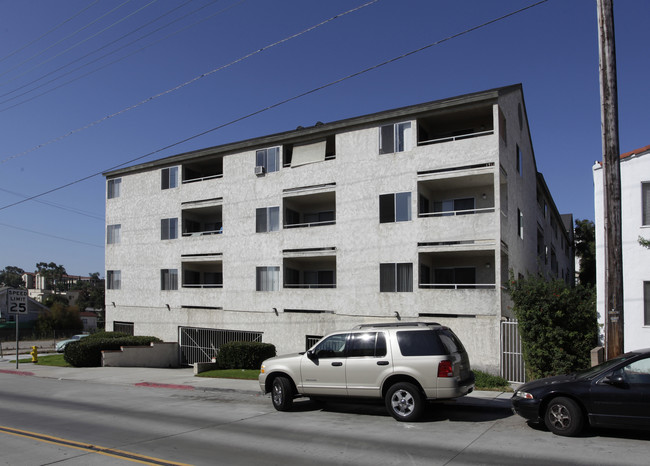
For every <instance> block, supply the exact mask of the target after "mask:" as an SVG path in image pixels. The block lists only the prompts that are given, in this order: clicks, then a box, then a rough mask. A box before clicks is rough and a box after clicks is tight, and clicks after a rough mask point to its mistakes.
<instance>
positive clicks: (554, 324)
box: [509, 275, 598, 379]
mask: <svg viewBox="0 0 650 466" xmlns="http://www.w3.org/2000/svg"><path fill="white" fill-rule="evenodd" d="M509 292H510V296H511V297H512V301H513V303H514V307H513V312H514V314H515V317H516V318H517V320H518V322H519V331H520V334H521V340H522V347H523V354H524V361H525V363H526V373H527V377H528V378H530V379H538V378H541V377H547V376H550V375H558V374H562V373H570V372H574V371H576V370H579V369H586V368H588V367H589V365H590V352H591V349H592V348H594V347H595V346H596V345H597V343H598V320H597V314H596V291H595V288H594V287H592V286H583V285H580V284H579V285H577V286H575V287H569V286H567V285H566V283H564V281H562V280H553V281H546V280H545V279H544V278H543V277H541V276H534V275H530V276H528V277H526V278H521V279H519V280H514V276H512V275H511V277H510V283H509Z"/></svg>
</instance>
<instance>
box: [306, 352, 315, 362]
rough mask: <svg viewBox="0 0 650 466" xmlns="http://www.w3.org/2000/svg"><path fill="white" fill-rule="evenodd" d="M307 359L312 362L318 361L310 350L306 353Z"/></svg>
mask: <svg viewBox="0 0 650 466" xmlns="http://www.w3.org/2000/svg"><path fill="white" fill-rule="evenodd" d="M307 357H308V358H309V359H311V360H312V361H314V360H316V359H318V356H316V353H314V352H313V351H312V350H309V351H307Z"/></svg>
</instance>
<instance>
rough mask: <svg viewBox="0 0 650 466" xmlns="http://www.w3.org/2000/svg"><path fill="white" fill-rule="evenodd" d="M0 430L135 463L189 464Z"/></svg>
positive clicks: (65, 440)
mask: <svg viewBox="0 0 650 466" xmlns="http://www.w3.org/2000/svg"><path fill="white" fill-rule="evenodd" d="M0 432H2V433H5V434H9V435H16V436H18V437H25V438H30V439H34V440H38V441H41V442H46V443H51V444H53V445H60V446H64V447H68V448H74V449H76V450H82V451H87V452H91V453H98V454H100V455H105V456H112V457H114V458H120V459H124V460H128V461H133V462H135V463H141V464H150V465H159V466H190V465H188V464H186V463H176V462H173V461H166V460H163V459H160V458H154V457H151V456H145V455H140V454H137V453H131V452H129V451H124V450H117V449H115V448H107V447H101V446H99V445H91V444H89V443H81V442H75V441H73V440H67V439H64V438H60V437H53V436H51V435H45V434H39V433H36V432H30V431H28V430H21V429H14V428H13V427H6V426H0Z"/></svg>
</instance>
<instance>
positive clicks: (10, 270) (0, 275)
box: [0, 265, 25, 288]
mask: <svg viewBox="0 0 650 466" xmlns="http://www.w3.org/2000/svg"><path fill="white" fill-rule="evenodd" d="M24 273H25V271H24V270H23V269H21V268H20V267H15V266H13V265H8V266H6V267H5V268H4V270H2V271H0V284H1V285H3V286H9V287H11V288H23V287H24V286H25V283H24V282H23V276H22V275H23V274H24Z"/></svg>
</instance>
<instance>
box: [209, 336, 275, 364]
mask: <svg viewBox="0 0 650 466" xmlns="http://www.w3.org/2000/svg"><path fill="white" fill-rule="evenodd" d="M273 356H275V345H271V344H269V343H257V342H254V341H232V342H229V343H226V344H224V345H221V347H220V348H219V352H218V353H217V365H218V366H219V368H220V369H259V368H260V366H261V365H262V361H264V360H265V359H268V358H272V357H273Z"/></svg>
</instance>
